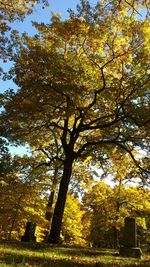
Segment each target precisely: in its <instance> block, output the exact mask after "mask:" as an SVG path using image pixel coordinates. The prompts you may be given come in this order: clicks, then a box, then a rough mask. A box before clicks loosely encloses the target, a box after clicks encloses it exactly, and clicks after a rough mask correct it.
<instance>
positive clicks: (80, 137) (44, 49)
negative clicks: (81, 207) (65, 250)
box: [2, 6, 150, 243]
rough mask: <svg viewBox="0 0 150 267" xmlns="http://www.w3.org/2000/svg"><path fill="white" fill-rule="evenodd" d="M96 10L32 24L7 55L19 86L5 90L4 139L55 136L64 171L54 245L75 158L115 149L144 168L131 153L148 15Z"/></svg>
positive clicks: (144, 75)
mask: <svg viewBox="0 0 150 267" xmlns="http://www.w3.org/2000/svg"><path fill="white" fill-rule="evenodd" d="M83 8H84V7H83ZM96 10H97V14H99V16H98V17H96V18H95V19H93V16H92V15H91V14H87V13H86V16H84V17H83V16H82V17H80V18H78V17H71V18H70V19H68V20H67V21H64V22H61V21H60V20H59V19H58V18H57V19H56V18H55V19H53V22H52V23H51V24H49V25H44V24H37V23H35V26H36V28H37V30H38V32H39V33H38V35H36V36H34V37H29V36H27V35H26V34H24V35H23V37H22V44H21V46H20V51H19V52H18V54H16V56H15V58H14V61H15V65H14V67H13V69H12V74H14V81H15V82H16V84H17V85H18V87H19V90H18V91H17V93H14V92H12V91H10V92H7V93H6V94H5V101H4V108H5V111H4V112H3V117H2V118H3V126H4V129H5V136H7V137H9V139H10V140H13V141H17V142H18V141H19V142H24V141H28V142H29V144H31V146H32V142H33V140H34V139H35V138H38V136H37V133H39V131H40V132H42V134H43V137H44V136H45V138H46V140H47V139H48V138H49V140H50V138H51V131H55V132H56V134H57V140H58V144H59V146H60V150H59V155H58V156H59V158H61V161H62V162H63V173H62V178H61V181H60V186H59V193H58V199H57V202H56V206H55V210H54V216H53V220H52V226H51V233H50V236H49V242H53V243H57V242H59V235H60V230H61V223H62V216H63V212H64V207H65V201H66V195H67V191H68V186H69V183H70V179H71V174H72V168H73V164H74V163H75V162H76V161H77V160H78V159H82V158H84V159H85V158H86V157H87V156H89V155H90V154H91V153H93V151H95V153H96V151H100V153H101V158H103V159H105V157H106V156H107V157H110V154H111V153H110V151H111V150H112V149H113V148H114V147H116V148H118V149H121V150H125V151H126V152H128V153H129V155H130V156H131V158H132V159H133V160H134V162H135V163H136V165H137V166H138V167H139V168H140V170H141V171H143V172H145V173H146V170H145V169H143V168H142V167H141V166H139V164H138V162H137V161H136V160H135V159H134V155H133V153H132V151H133V149H135V148H136V147H138V148H140V149H145V150H146V149H147V136H148V122H149V118H148V114H149V110H148V88H149V82H150V79H149V72H148V69H149V56H150V53H149V51H150V50H149V49H148V46H149V34H150V33H149V21H148V19H145V20H142V21H141V20H137V18H136V19H135V18H134V16H131V15H130V14H128V12H127V11H126V8H124V9H123V10H120V12H118V13H117V14H115V15H113V14H112V12H110V10H111V6H110V7H107V6H106V7H105V9H102V10H101V11H100V10H99V8H98V6H97V7H96ZM85 11H86V10H85ZM87 15H88V16H87ZM90 16H91V17H90ZM143 37H144V39H143ZM141 40H142V41H141ZM31 88H32V89H31ZM143 114H144V117H143ZM50 141H51V140H50Z"/></svg>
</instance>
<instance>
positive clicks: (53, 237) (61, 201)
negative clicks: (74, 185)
mask: <svg viewBox="0 0 150 267" xmlns="http://www.w3.org/2000/svg"><path fill="white" fill-rule="evenodd" d="M72 164H73V160H72V159H71V158H66V160H65V161H64V170H63V176H62V179H61V182H60V187H59V192H58V198H57V202H56V205H55V209H54V214H53V219H52V225H51V230H50V235H49V238H48V243H55V244H57V243H59V241H60V231H61V224H62V217H63V212H64V208H65V203H66V197H67V192H68V186H69V182H70V178H71V173H72Z"/></svg>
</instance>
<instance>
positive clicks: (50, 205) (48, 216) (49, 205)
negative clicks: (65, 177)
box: [44, 168, 58, 242]
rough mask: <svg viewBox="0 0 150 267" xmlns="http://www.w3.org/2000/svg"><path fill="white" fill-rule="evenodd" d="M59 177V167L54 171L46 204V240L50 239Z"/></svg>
mask: <svg viewBox="0 0 150 267" xmlns="http://www.w3.org/2000/svg"><path fill="white" fill-rule="evenodd" d="M57 178H58V169H57V168H56V169H55V171H54V179H53V184H52V188H51V192H50V195H49V199H48V203H47V206H46V214H45V219H46V220H47V223H46V228H45V230H44V241H46V242H47V240H48V236H49V230H50V226H51V221H52V216H53V204H54V198H55V192H56V187H57V183H58V181H57V180H58V179H57Z"/></svg>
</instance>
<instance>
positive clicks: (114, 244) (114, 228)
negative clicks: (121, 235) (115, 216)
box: [113, 226, 118, 249]
mask: <svg viewBox="0 0 150 267" xmlns="http://www.w3.org/2000/svg"><path fill="white" fill-rule="evenodd" d="M113 248H115V249H116V248H118V230H117V228H116V226H114V227H113Z"/></svg>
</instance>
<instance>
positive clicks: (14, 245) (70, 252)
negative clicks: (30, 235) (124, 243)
mask: <svg viewBox="0 0 150 267" xmlns="http://www.w3.org/2000/svg"><path fill="white" fill-rule="evenodd" d="M8 266H12V267H23V266H24V267H38V266H41V267H115V266H119V267H127V266H128V267H129V266H130V267H134V266H135V267H137V266H139V267H150V255H143V257H142V259H140V260H139V259H138V260H137V259H129V258H121V257H119V256H118V253H117V252H115V251H113V250H103V249H94V248H90V249H86V248H72V247H63V246H54V245H53V246H52V245H47V244H40V243H36V244H28V243H21V242H0V267H8Z"/></svg>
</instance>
